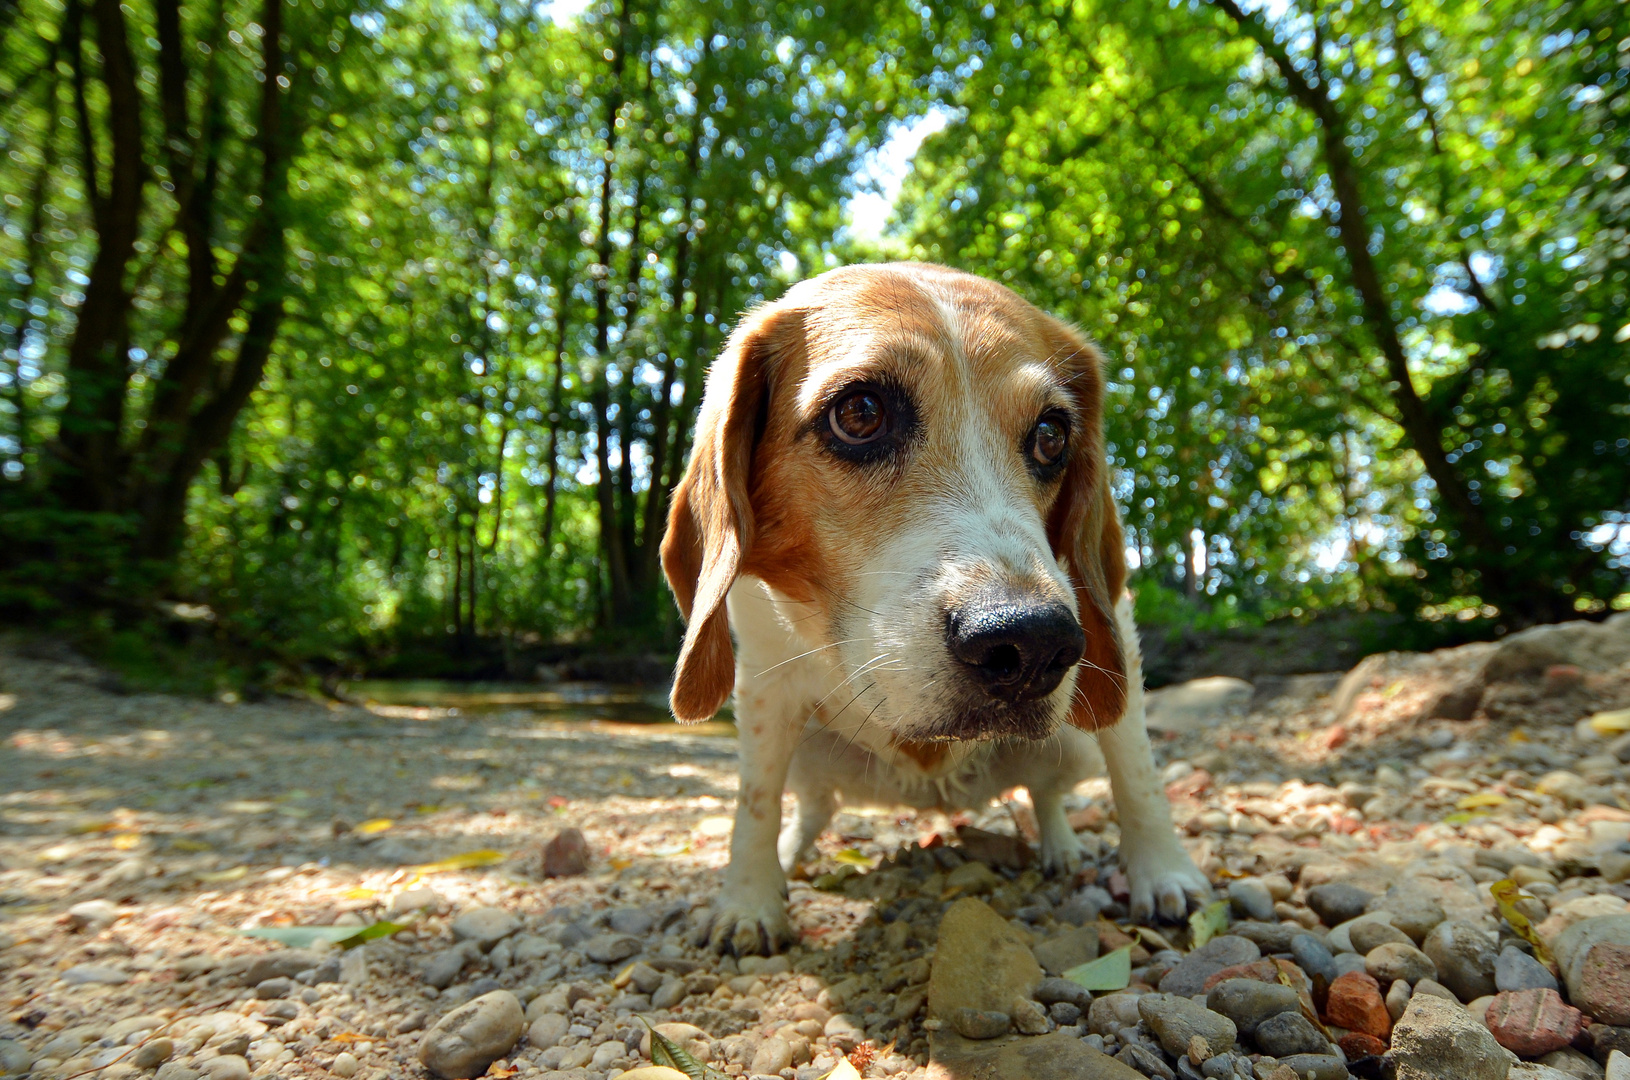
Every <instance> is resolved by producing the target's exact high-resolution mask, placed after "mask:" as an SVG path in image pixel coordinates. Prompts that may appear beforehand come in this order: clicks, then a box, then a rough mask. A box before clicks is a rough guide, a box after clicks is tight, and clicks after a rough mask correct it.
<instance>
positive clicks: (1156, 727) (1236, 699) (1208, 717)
mask: <svg viewBox="0 0 1630 1080" xmlns="http://www.w3.org/2000/svg"><path fill="white" fill-rule="evenodd" d="M1255 693H1256V689H1255V688H1254V687H1253V686H1252V685H1251V684H1250V683H1248V682H1246V681H1245V680H1244V679H1236V678H1233V677H1231V676H1228V675H1214V676H1211V677H1209V678H1203V679H1190V680H1189V681H1188V682H1182V683H1176V684H1173V685H1171V686H1163V687H1161V688H1160V689H1159V690H1151V691H1150V692H1149V694H1148V695H1147V696H1146V697H1145V698H1144V701H1145V703H1146V704H1145V708H1146V710H1147V713H1148V718H1147V721H1146V722H1147V724H1148V726H1149V730H1150V731H1162V732H1175V733H1180V734H1181V733H1186V732H1191V731H1198V730H1200V729H1201V728H1204V727H1209V726H1211V725H1212V724H1215V723H1217V722H1218V721H1219V720H1222V719H1224V718H1225V717H1230V716H1238V715H1241V714H1243V713H1244V712H1245V710H1246V709H1247V708H1249V707H1250V704H1251V696H1252V695H1253V694H1255Z"/></svg>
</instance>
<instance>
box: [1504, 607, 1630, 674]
mask: <svg viewBox="0 0 1630 1080" xmlns="http://www.w3.org/2000/svg"><path fill="white" fill-rule="evenodd" d="M1625 663H1630V612H1621V613H1620V614H1618V615H1615V616H1613V617H1612V618H1611V619H1608V620H1607V621H1606V622H1602V623H1591V622H1584V621H1577V622H1565V623H1557V624H1555V625H1551V626H1535V627H1531V628H1529V629H1527V630H1523V631H1521V632H1519V633H1515V634H1512V635H1510V636H1509V637H1506V638H1504V639H1502V640H1501V641H1500V643H1499V644H1498V645H1497V646H1496V647H1495V649H1494V652H1493V654H1492V655H1490V656H1489V658H1488V660H1487V661H1485V662H1484V664H1483V678H1484V679H1485V680H1486V681H1488V682H1491V683H1492V682H1500V681H1502V680H1505V679H1516V678H1521V677H1523V676H1526V675H1537V674H1539V673H1540V672H1542V671H1544V670H1545V669H1546V668H1548V667H1550V666H1551V665H1552V664H1573V665H1574V666H1576V667H1581V668H1584V669H1585V670H1586V671H1608V670H1611V669H1613V668H1615V667H1618V666H1619V665H1620V664H1625Z"/></svg>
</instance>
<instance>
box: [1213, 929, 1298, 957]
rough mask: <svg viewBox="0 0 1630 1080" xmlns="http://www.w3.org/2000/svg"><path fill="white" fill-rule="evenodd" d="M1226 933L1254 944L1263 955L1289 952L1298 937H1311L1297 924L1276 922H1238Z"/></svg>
mask: <svg viewBox="0 0 1630 1080" xmlns="http://www.w3.org/2000/svg"><path fill="white" fill-rule="evenodd" d="M1228 932H1229V933H1230V934H1233V935H1234V936H1235V937H1242V938H1245V939H1246V940H1248V941H1254V942H1256V947H1257V948H1259V949H1261V950H1262V952H1263V953H1264V954H1269V953H1287V952H1290V951H1291V947H1290V945H1291V942H1293V941H1295V940H1296V939H1297V938H1299V937H1303V936H1309V937H1311V936H1312V935H1310V934H1308V932H1307V931H1306V930H1305V929H1303V927H1302V926H1301V925H1300V924H1298V923H1278V922H1273V923H1270V922H1239V923H1235V924H1234V925H1233V926H1230V927H1229V928H1228Z"/></svg>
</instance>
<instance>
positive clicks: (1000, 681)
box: [945, 590, 1087, 705]
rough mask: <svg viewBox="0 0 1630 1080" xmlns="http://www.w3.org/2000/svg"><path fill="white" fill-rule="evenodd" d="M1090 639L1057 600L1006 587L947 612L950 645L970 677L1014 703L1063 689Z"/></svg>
mask: <svg viewBox="0 0 1630 1080" xmlns="http://www.w3.org/2000/svg"><path fill="white" fill-rule="evenodd" d="M1086 644H1087V638H1086V635H1085V634H1084V633H1082V630H1081V624H1080V623H1079V622H1077V621H1076V618H1075V616H1074V615H1073V614H1072V613H1071V612H1070V609H1069V608H1067V607H1065V606H1064V605H1063V604H1061V603H1059V602H1058V601H1056V600H1051V599H1041V598H1037V597H1034V596H1029V597H1027V596H1025V595H1023V594H1020V593H1015V592H1012V591H1008V590H1002V591H1000V592H991V593H985V594H983V595H981V596H979V597H976V598H973V599H971V600H970V601H968V602H966V603H964V604H962V605H960V606H958V607H955V608H953V609H951V610H950V611H949V612H947V613H946V618H945V646H946V648H947V649H948V650H950V653H951V655H952V656H953V657H955V658H956V660H957V662H958V664H959V665H960V667H961V669H962V671H963V673H964V675H965V676H966V678H967V680H968V681H969V682H970V683H972V684H973V685H974V686H976V687H978V688H979V689H980V690H981V691H983V693H984V694H986V695H988V696H989V698H991V699H993V700H995V701H1000V702H1005V703H1007V704H1009V705H1019V704H1022V703H1024V702H1029V701H1035V700H1037V699H1039V698H1044V697H1046V696H1047V695H1048V694H1051V693H1052V692H1053V691H1054V690H1056V689H1058V684H1059V683H1061V682H1063V681H1064V676H1065V674H1066V673H1068V672H1069V670H1070V668H1072V667H1074V666H1075V665H1076V663H1078V662H1079V661H1080V659H1081V654H1082V652H1083V650H1085V648H1086Z"/></svg>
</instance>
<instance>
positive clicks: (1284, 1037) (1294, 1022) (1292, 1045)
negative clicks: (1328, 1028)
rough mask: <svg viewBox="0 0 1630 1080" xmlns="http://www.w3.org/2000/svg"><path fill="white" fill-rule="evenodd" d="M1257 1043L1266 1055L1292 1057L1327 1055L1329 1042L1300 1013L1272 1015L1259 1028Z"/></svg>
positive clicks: (1257, 1030)
mask: <svg viewBox="0 0 1630 1080" xmlns="http://www.w3.org/2000/svg"><path fill="white" fill-rule="evenodd" d="M1255 1037H1256V1044H1257V1046H1258V1047H1260V1048H1261V1050H1262V1052H1263V1053H1264V1054H1268V1055H1270V1056H1272V1057H1278V1058H1282V1057H1289V1056H1290V1055H1291V1054H1326V1053H1329V1052H1330V1040H1328V1039H1326V1038H1325V1037H1324V1036H1323V1035H1321V1034H1319V1029H1318V1028H1316V1027H1314V1026H1313V1024H1312V1022H1311V1021H1309V1020H1308V1018H1307V1017H1305V1016H1303V1015H1302V1014H1301V1013H1300V1012H1282V1013H1279V1014H1278V1015H1276V1016H1270V1017H1268V1018H1267V1019H1266V1020H1264V1021H1262V1023H1260V1024H1258V1025H1257V1028H1256V1036H1255Z"/></svg>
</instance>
